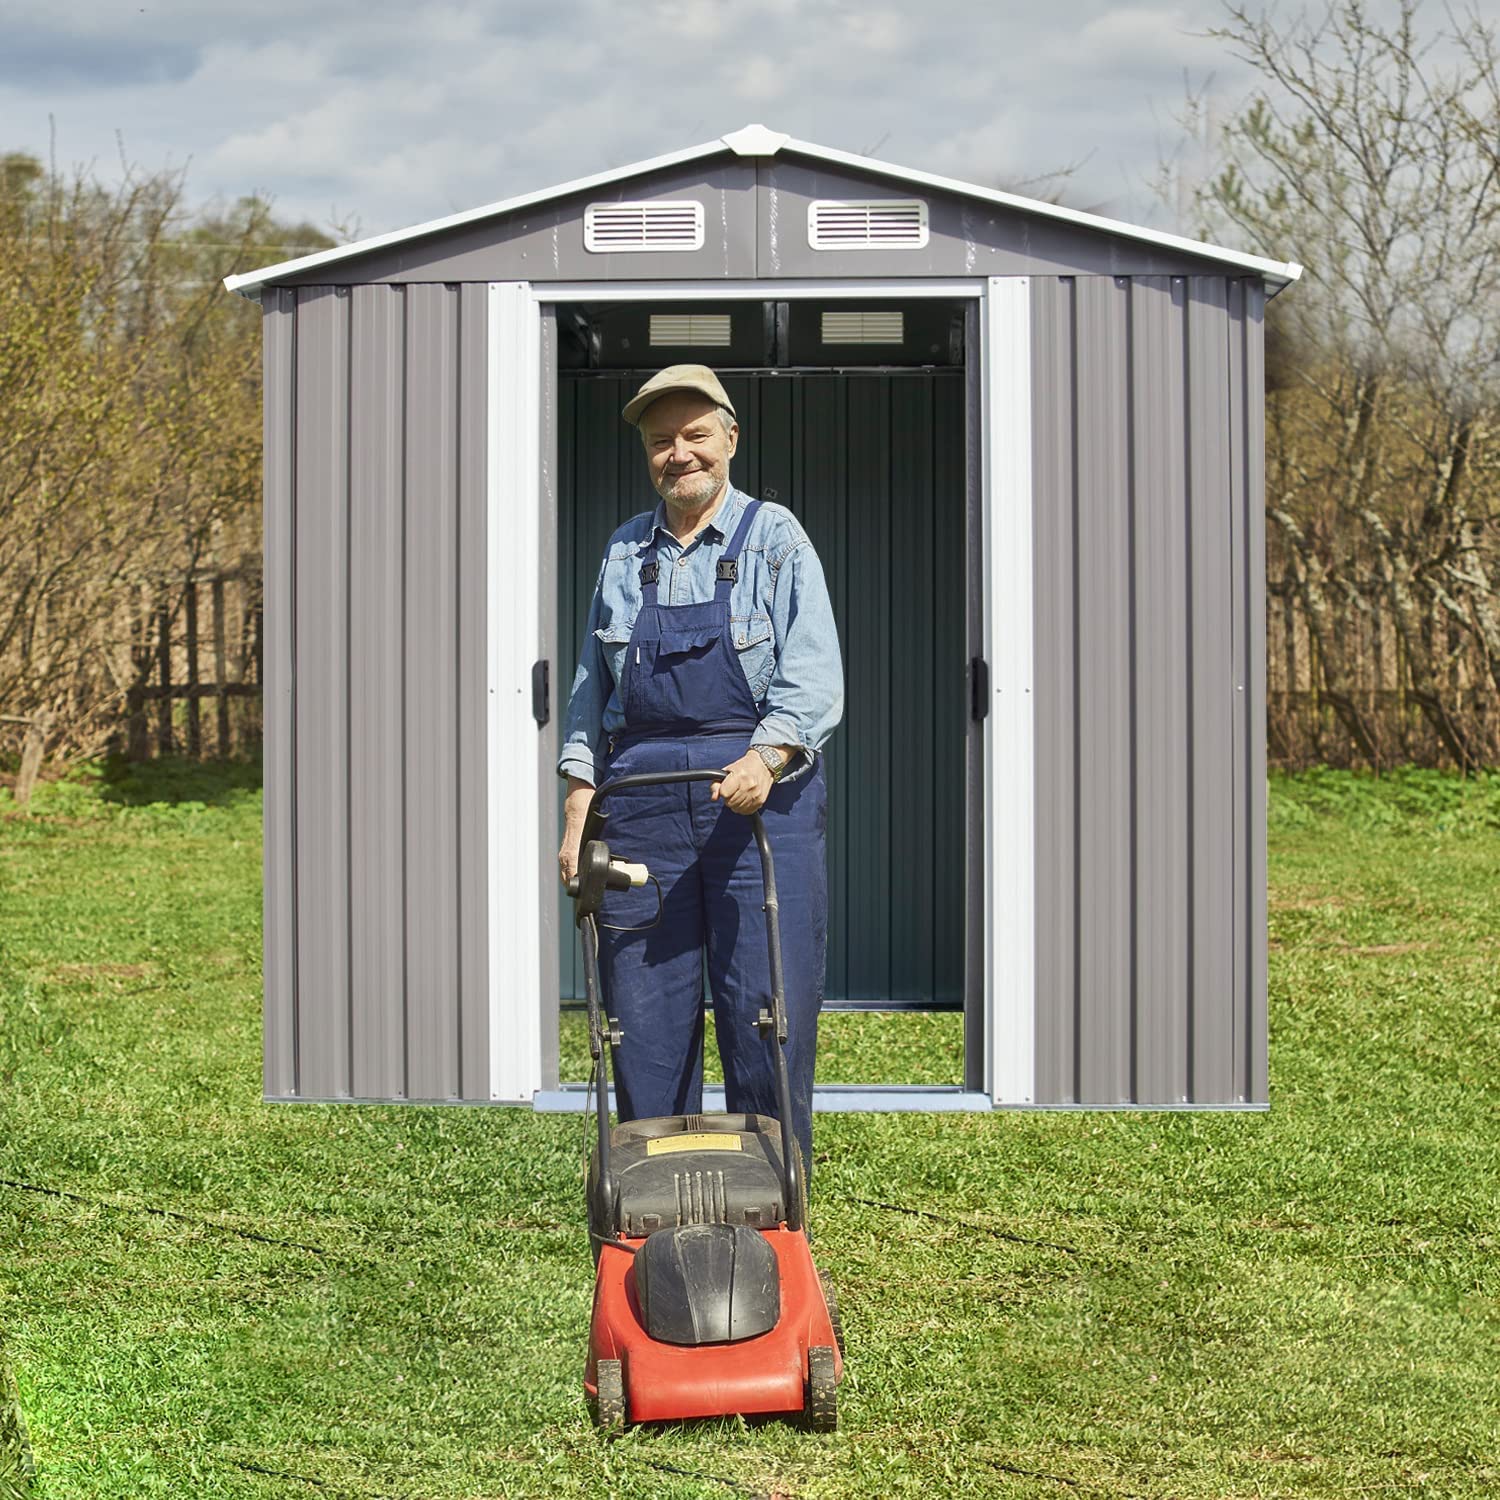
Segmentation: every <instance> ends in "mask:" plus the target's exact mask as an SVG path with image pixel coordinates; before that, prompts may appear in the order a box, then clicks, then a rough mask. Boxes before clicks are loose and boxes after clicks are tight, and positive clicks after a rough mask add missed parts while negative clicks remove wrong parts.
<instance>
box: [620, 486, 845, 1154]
mask: <svg viewBox="0 0 1500 1500" xmlns="http://www.w3.org/2000/svg"><path fill="white" fill-rule="evenodd" d="M759 509H760V502H759V501H752V502H751V503H750V504H749V505H747V506H746V507H745V511H744V514H743V516H742V517H741V519H740V524H739V526H738V527H737V528H736V530H735V533H734V536H733V537H731V538H730V540H729V543H728V545H727V546H726V547H725V549H724V553H723V555H722V556H721V558H720V559H719V563H718V576H717V581H716V583H715V586H714V597H713V599H712V600H710V601H708V602H707V603H704V604H680V605H661V604H658V603H657V602H656V598H657V587H656V580H657V573H658V571H659V562H658V559H657V556H656V549H655V548H654V547H653V548H652V550H651V555H650V557H649V558H648V559H647V561H646V562H644V563H643V564H642V567H641V596H642V602H641V610H640V613H639V615H638V616H637V617H636V621H635V626H634V629H633V630H632V632H631V637H630V646H629V649H628V650H627V652H626V657H625V666H624V671H623V675H622V677H621V680H620V683H619V693H620V701H621V704H622V706H623V708H624V712H625V728H624V730H623V731H622V732H620V733H618V734H616V735H614V736H613V737H612V738H611V740H610V741H609V744H608V746H607V747H606V749H605V752H604V754H603V756H602V758H601V764H600V765H599V766H598V767H597V768H596V771H597V775H598V779H599V781H600V782H601V783H602V782H603V781H605V780H608V779H609V778H610V777H614V776H622V775H625V774H627V773H629V772H636V771H662V770H685V769H694V770H697V769H703V768H707V767H712V768H718V767H721V766H724V765H727V764H728V763H729V762H730V761H734V760H738V759H739V757H740V756H742V755H743V754H744V753H745V751H746V749H747V748H748V747H749V744H750V736H751V734H752V733H753V732H754V731H755V728H756V726H757V724H758V723H759V722H760V708H759V706H758V705H757V704H756V701H755V698H754V696H753V695H752V694H751V691H750V684H749V683H748V681H747V680H746V677H745V673H744V670H743V668H742V667H741V666H740V663H739V660H738V657H737V656H736V653H735V643H734V637H733V632H732V627H731V623H730V615H729V596H730V590H731V588H732V587H733V584H734V581H735V579H736V577H737V569H738V563H739V557H740V552H741V549H742V548H743V547H744V544H745V538H746V537H747V536H748V535H749V532H750V527H751V523H752V522H753V520H754V518H755V514H756V512H757V511H758V510H759ZM711 785H712V784H711V783H709V782H691V783H683V784H678V785H667V786H660V787H642V788H639V789H637V790H635V791H629V792H622V793H617V794H615V795H612V796H611V797H610V799H609V803H608V813H609V816H608V821H607V824H606V827H605V832H604V837H605V839H606V840H607V841H608V843H609V848H610V853H611V854H612V855H615V856H617V857H619V858H622V859H630V860H640V861H642V862H644V863H645V864H646V865H647V866H648V867H649V868H650V870H651V873H652V874H653V875H655V876H656V877H657V879H658V880H660V882H661V887H662V898H663V906H662V919H661V923H660V925H658V926H656V927H652V928H649V929H647V930H646V931H644V932H638V933H624V932H610V931H607V930H604V931H601V932H600V953H599V963H600V973H601V977H602V981H603V986H604V997H605V1001H606V1005H607V1007H608V1011H609V1014H610V1015H612V1016H614V1017H615V1018H616V1019H617V1020H618V1021H619V1023H620V1027H621V1030H622V1031H623V1033H624V1039H623V1042H622V1044H621V1046H620V1048H619V1049H618V1051H617V1053H616V1057H615V1084H616V1097H617V1101H618V1105H619V1112H620V1118H621V1119H622V1120H633V1119H644V1118H651V1117H654V1116H658V1115H682V1114H697V1113H698V1112H699V1111H700V1110H701V1109H702V1106H703V1064H702V1046H703V972H704V963H705V959H706V961H707V970H708V983H709V989H710V992H711V993H712V996H713V1005H714V1024H715V1027H716V1030H717V1032H718V1042H719V1054H720V1057H721V1058H722V1060H723V1063H724V1085H725V1095H726V1098H725V1102H726V1105H727V1107H728V1108H729V1110H730V1111H731V1112H734V1113H739V1112H745V1113H756V1114H766V1115H774V1114H776V1112H777V1109H776V1089H775V1081H774V1075H773V1073H772V1058H771V1054H770V1052H769V1050H768V1048H769V1046H771V1045H772V1044H771V1043H768V1042H766V1041H764V1040H762V1038H761V1037H760V1035H759V1034H758V1033H757V1031H756V1030H755V1027H754V1021H755V1018H756V1016H757V1015H758V1014H759V1012H760V1008H761V1006H762V1005H763V1004H765V1003H766V1002H767V1001H768V999H769V996H770V976H769V967H768V961H767V957H766V926H765V912H764V910H763V907H762V900H763V894H764V893H763V889H762V884H761V870H760V857H759V855H758V853H757V852H756V848H755V840H754V838H753V837H752V835H751V831H750V820H749V819H748V818H745V817H742V816H741V815H740V814H738V813H735V812H731V811H730V810H729V809H728V808H727V807H725V805H724V804H723V803H722V802H714V801H711V800H710V797H709V791H710V787H711ZM761 817H762V818H763V819H764V821H765V825H766V833H767V836H768V838H769V839H770V842H771V850H772V854H773V856H774V858H775V861H776V884H777V888H778V896H779V900H780V904H781V941H782V956H783V961H784V969H785V979H786V1005H787V1065H788V1071H789V1073H790V1075H791V1085H792V1111H793V1115H794V1119H793V1120H792V1128H793V1131H794V1132H795V1134H796V1136H797V1139H798V1141H799V1142H800V1143H801V1146H802V1154H803V1160H804V1161H805V1162H806V1163H808V1165H809V1167H810V1166H811V1161H812V1084H813V1060H814V1054H815V1052H816V1050H817V1029H818V1011H819V1009H820V1007H821V1006H822V1003H823V976H824V963H825V958H826V952H827V940H828V876H827V864H826V853H825V845H826V834H827V827H828V804H827V796H826V791H825V787H824V781H823V768H822V762H821V759H820V760H819V761H818V762H817V763H816V764H815V765H814V767H813V769H812V770H811V771H810V772H808V773H806V774H804V775H802V776H799V777H797V779H796V780H794V781H790V782H786V781H783V782H778V783H777V784H776V785H774V786H773V787H772V788H771V794H770V797H769V798H768V799H767V801H766V805H765V806H764V807H763V808H762V809H761ZM655 911H656V893H655V892H654V891H653V890H652V889H651V887H650V886H647V887H645V888H644V889H643V890H636V891H628V892H611V893H610V895H609V896H608V898H607V899H606V901H605V903H604V908H603V912H602V918H603V920H604V921H605V922H613V923H617V924H620V925H622V926H628V925H635V924H638V923H643V922H648V921H650V919H651V917H652V916H653V915H654V914H655Z"/></svg>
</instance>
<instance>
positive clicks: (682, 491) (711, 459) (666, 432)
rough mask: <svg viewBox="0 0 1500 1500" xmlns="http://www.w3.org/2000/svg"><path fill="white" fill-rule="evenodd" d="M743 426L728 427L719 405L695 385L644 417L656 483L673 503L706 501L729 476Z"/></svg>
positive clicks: (665, 399)
mask: <svg viewBox="0 0 1500 1500" xmlns="http://www.w3.org/2000/svg"><path fill="white" fill-rule="evenodd" d="M739 437H740V429H739V426H738V425H737V424H736V425H732V426H731V427H730V429H729V431H728V432H725V431H724V426H723V423H722V422H720V420H719V414H718V410H717V408H716V407H715V406H714V404H713V402H712V401H710V400H709V399H708V397H707V396H700V395H699V394H698V393H697V392H696V391H672V392H670V393H669V394H668V395H665V396H662V397H661V398H660V399H659V400H656V401H653V402H652V403H651V405H650V406H648V407H647V408H646V411H645V415H644V416H642V418H641V440H642V442H644V443H645V445H646V463H647V466H648V467H649V468H650V470H651V483H652V484H653V485H655V487H656V493H657V494H658V495H660V496H661V497H662V499H663V500H665V501H666V502H667V504H668V505H676V506H681V507H683V508H685V509H691V508H693V507H694V506H698V505H706V504H707V503H708V502H709V501H710V500H712V499H713V498H714V496H715V495H717V494H718V493H719V491H720V490H721V489H723V488H724V486H725V484H726V483H727V482H728V480H729V460H730V459H731V458H733V457H734V450H735V448H736V446H737V445H738V443H739Z"/></svg>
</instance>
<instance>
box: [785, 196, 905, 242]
mask: <svg viewBox="0 0 1500 1500" xmlns="http://www.w3.org/2000/svg"><path fill="white" fill-rule="evenodd" d="M807 243H808V244H809V245H811V246H812V247H813V249H814V250H920V249H922V248H923V247H924V246H925V245H926V244H927V204H926V203H925V202H923V200H922V199H920V198H880V199H873V200H869V201H860V202H854V201H848V200H842V199H836V198H815V199H814V200H813V201H812V202H811V203H809V204H808V205H807Z"/></svg>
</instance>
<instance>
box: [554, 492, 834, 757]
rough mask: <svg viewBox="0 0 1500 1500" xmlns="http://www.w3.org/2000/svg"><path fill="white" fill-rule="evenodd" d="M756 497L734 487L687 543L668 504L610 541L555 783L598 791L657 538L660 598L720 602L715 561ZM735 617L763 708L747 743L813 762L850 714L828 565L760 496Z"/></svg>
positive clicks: (733, 598)
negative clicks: (672, 523)
mask: <svg viewBox="0 0 1500 1500" xmlns="http://www.w3.org/2000/svg"><path fill="white" fill-rule="evenodd" d="M749 499H750V497H749V496H748V495H745V494H742V493H741V492H740V491H739V490H737V489H735V488H734V486H733V485H730V487H729V490H728V492H727V493H726V495H725V497H724V499H723V500H722V501H721V502H720V505H719V508H718V510H717V511H716V512H715V513H714V516H713V519H712V520H711V521H709V522H708V524H707V525H706V526H704V528H703V529H702V530H701V531H700V532H699V533H698V535H697V536H695V537H694V538H693V539H692V541H691V542H689V543H688V544H687V545H686V546H683V544H682V543H681V542H680V541H678V540H677V538H676V537H675V536H673V535H672V533H671V532H670V531H669V530H668V529H667V515H666V507H665V506H664V505H661V504H658V505H657V507H656V510H655V511H654V512H648V511H643V512H642V513H641V514H640V515H638V516H633V517H631V519H630V520H628V521H627V522H626V523H625V524H624V525H623V526H621V527H620V529H619V530H618V531H616V532H615V534H614V535H613V536H612V537H610V539H609V546H608V547H607V548H606V549H605V554H604V563H603V566H602V567H601V568H600V569H599V581H598V582H597V583H596V584H595V586H594V598H593V602H592V603H591V604H590V605H589V617H588V625H587V627H586V629H585V631H584V636H583V648H582V650H581V651H580V653H579V659H578V671H577V672H576V674H575V675H574V677H573V691H572V694H571V696H570V697H569V699H568V717H567V722H566V724H565V725H564V728H563V748H562V753H561V755H560V756H559V757H558V764H557V770H558V774H559V775H560V776H577V777H578V778H579V779H580V780H582V781H586V782H588V783H589V784H590V785H593V784H594V755H595V752H596V751H597V750H598V749H599V748H600V747H601V745H602V743H603V742H604V740H606V739H607V738H608V736H610V735H611V734H614V733H616V732H617V731H619V730H620V729H622V728H624V725H625V710H624V707H623V706H622V704H621V703H620V695H619V682H620V673H621V670H622V669H623V666H624V663H625V652H626V649H627V648H628V646H629V644H630V632H631V630H632V629H633V628H634V626H635V618H636V615H637V614H639V613H640V608H641V579H640V571H641V564H642V563H643V562H645V561H646V560H647V558H648V557H649V555H650V552H651V543H652V539H653V538H655V539H656V549H657V550H656V556H657V559H658V561H659V562H660V564H661V579H660V582H659V583H658V584H657V594H656V597H657V603H659V604H664V605H671V604H703V603H706V602H707V601H709V600H711V599H712V598H713V596H714V583H715V568H716V566H717V564H718V561H719V558H720V557H722V556H723V554H724V548H725V545H726V543H727V542H728V539H729V538H730V537H731V536H733V535H734V532H735V528H736V527H737V526H738V525H739V521H740V516H741V514H742V512H743V511H744V508H745V506H746V505H747V504H748V503H749ZM729 621H730V629H731V630H732V631H733V639H734V647H735V654H736V655H737V656H738V658H739V663H740V666H741V667H743V668H744V672H745V680H746V681H747V682H748V683H749V684H750V692H751V694H752V696H753V697H754V698H755V701H756V703H757V704H758V705H759V706H760V712H761V721H760V724H759V726H758V727H757V728H756V730H755V731H754V733H753V734H752V735H751V736H750V743H751V744H752V745H789V746H795V747H798V748H800V749H802V750H803V751H805V752H807V756H808V760H809V763H810V758H811V756H812V754H813V753H814V752H816V751H817V750H820V749H821V748H822V747H823V744H824V742H825V741H826V740H827V739H828V736H829V735H830V734H832V733H833V730H834V727H835V726H836V725H837V724H838V722H839V720H840V719H841V718H842V717H843V713H844V671H843V665H842V663H841V661H840V659H839V638H838V630H837V628H836V627H835V625H834V620H833V606H832V604H831V603H830V601H829V598H828V584H827V582H826V581H825V579H824V577H823V566H822V564H821V563H820V562H819V561H818V555H817V553H816V552H814V551H813V546H812V543H811V542H810V541H809V540H808V536H807V533H806V532H805V531H804V530H803V529H802V527H801V526H800V525H799V524H798V523H797V518H796V517H795V516H794V515H792V513H791V512H790V511H789V510H787V509H786V508H785V507H784V506H781V505H774V504H772V503H771V502H769V501H763V502H762V503H761V507H760V511H759V513H758V514H757V515H756V517H755V519H754V521H753V522H751V525H750V534H749V536H747V537H746V538H745V543H744V546H743V548H742V549H741V552H740V567H739V579H738V581H737V582H736V583H735V584H734V586H733V588H732V589H731V590H730V595H729ZM795 769H797V770H800V769H801V767H797V768H795Z"/></svg>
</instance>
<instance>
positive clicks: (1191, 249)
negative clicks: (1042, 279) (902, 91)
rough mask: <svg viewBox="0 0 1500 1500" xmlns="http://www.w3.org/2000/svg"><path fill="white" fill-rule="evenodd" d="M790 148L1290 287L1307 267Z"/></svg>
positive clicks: (805, 146) (857, 159)
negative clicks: (1215, 263) (1238, 268)
mask: <svg viewBox="0 0 1500 1500" xmlns="http://www.w3.org/2000/svg"><path fill="white" fill-rule="evenodd" d="M786 149H787V150H788V151H795V152H796V153H797V154H798V155H799V156H815V157H817V158H819V159H820V160H822V161H826V162H831V163H833V164H834V165H836V166H840V167H852V168H853V169H854V170H855V171H860V172H874V173H876V174H877V175H878V176H881V177H895V178H899V179H900V181H902V182H907V183H918V184H920V185H921V186H923V187H929V188H936V189H937V190H938V191H939V192H945V193H957V194H959V195H960V196H962V197H965V198H979V199H981V200H982V201H984V202H986V203H995V204H998V205H1000V206H1001V207H1002V208H1015V209H1020V210H1021V211H1023V212H1025V213H1030V214H1036V215H1038V216H1039V217H1045V218H1049V219H1061V220H1062V221H1063V222H1064V223H1067V224H1077V225H1080V226H1081V227H1083V228H1085V229H1097V230H1102V231H1103V232H1104V233H1106V234H1118V235H1122V236H1124V237H1125V238H1128V239H1132V240H1140V241H1142V242H1143V243H1145V244H1150V245H1160V246H1161V247H1162V248H1163V249H1167V250H1178V251H1181V252H1182V253H1183V254H1186V255H1201V256H1203V257H1205V258H1206V259H1210V260H1217V261H1221V262H1225V263H1227V264H1229V265H1235V266H1242V267H1244V269H1245V270H1247V271H1258V272H1260V274H1261V275H1263V276H1265V277H1266V278H1267V279H1268V280H1272V281H1275V282H1277V283H1278V284H1279V285H1282V286H1285V285H1286V283H1287V282H1289V281H1296V280H1297V278H1298V277H1299V276H1301V275H1302V267H1301V266H1299V265H1298V264H1297V263H1296V262H1295V261H1280V260H1266V259H1265V258H1264V257H1262V256H1259V255H1247V254H1246V253H1245V252H1244V251H1243V250H1226V249H1225V248H1224V247H1223V246H1222V245H1210V244H1207V243H1205V242H1204V241H1202V240H1190V239H1188V238H1187V237H1186V236H1184V235H1180V234H1164V233H1163V232H1162V231H1161V230H1159V229H1143V228H1142V227H1141V226H1140V225H1139V224H1127V223H1125V222H1124V221H1123V220H1121V219H1106V218H1103V217H1101V216H1100V215H1099V214H1089V213H1084V212H1083V211H1082V210H1081V209H1076V208H1063V207H1062V206H1061V205H1060V204H1056V203H1039V202H1037V200H1036V199H1035V198H1023V197H1021V196H1020V195H1019V194H1016V193H1005V192H1001V191H1000V189H999V188H987V187H979V186H977V185H976V184H975V183H972V182H960V181H959V180H958V179H957V178H954V177H938V176H936V175H934V174H933V173H931V172H919V171H917V170H915V169H914V168H912V167H898V166H895V165H894V164H892V163H891V162H886V161H875V160H873V159H872V158H871V157H868V156H856V155H854V154H853V152H850V151H836V150H834V149H833V148H832V147H829V146H814V145H813V144H811V142H808V141H798V140H792V139H788V140H787V143H786Z"/></svg>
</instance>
